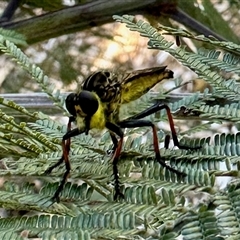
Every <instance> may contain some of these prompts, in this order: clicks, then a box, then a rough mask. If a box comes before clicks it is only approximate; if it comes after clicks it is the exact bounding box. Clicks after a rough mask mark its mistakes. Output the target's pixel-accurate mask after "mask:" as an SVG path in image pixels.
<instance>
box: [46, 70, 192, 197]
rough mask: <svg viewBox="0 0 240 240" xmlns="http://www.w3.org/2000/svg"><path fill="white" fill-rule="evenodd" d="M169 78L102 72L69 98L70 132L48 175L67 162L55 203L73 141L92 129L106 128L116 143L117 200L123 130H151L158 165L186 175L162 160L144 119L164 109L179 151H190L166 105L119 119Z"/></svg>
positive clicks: (160, 73)
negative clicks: (181, 142) (124, 110)
mask: <svg viewBox="0 0 240 240" xmlns="http://www.w3.org/2000/svg"><path fill="white" fill-rule="evenodd" d="M169 78H173V72H172V71H171V70H169V69H166V66H163V67H156V68H150V69H144V70H137V71H133V72H129V73H125V74H123V75H122V76H121V77H120V76H119V75H118V74H112V73H110V72H108V71H99V72H96V73H93V74H92V75H90V76H89V77H88V78H87V79H86V80H85V81H84V82H83V84H82V88H81V90H80V91H78V92H77V93H71V94H69V95H68V96H67V98H66V101H65V103H66V108H67V110H68V112H69V113H70V114H71V117H69V122H68V131H67V133H66V134H65V135H64V136H63V138H62V150H63V155H62V157H61V158H60V159H59V161H58V162H57V163H56V164H54V165H53V166H51V167H50V168H49V169H48V170H47V171H46V173H48V174H49V173H51V171H52V170H53V169H54V168H55V167H57V166H59V165H60V164H61V163H63V162H65V166H66V171H65V173H64V176H63V179H62V181H61V183H60V185H59V187H58V189H57V191H56V192H55V194H54V196H53V199H54V200H56V201H59V195H60V193H61V191H62V189H63V187H64V184H65V182H66V181H67V178H68V176H69V173H70V170H71V167H70V161H69V151H70V139H71V138H72V137H74V136H77V135H79V134H82V133H85V134H88V132H89V130H90V129H93V128H96V129H104V128H106V129H107V130H108V132H109V134H110V136H111V139H112V142H113V156H112V166H113V177H114V190H115V194H114V200H116V199H118V198H119V197H120V198H121V197H123V194H122V193H121V191H120V181H119V174H118V166H117V165H118V160H119V157H120V153H121V149H122V145H123V137H124V134H123V130H122V129H124V128H135V127H146V126H148V127H151V128H152V132H153V146H154V151H155V158H156V161H158V162H159V163H160V164H161V165H162V166H163V167H165V168H167V169H168V170H170V171H172V172H174V173H176V174H178V175H181V176H185V175H186V174H185V173H183V172H180V171H179V170H176V169H174V168H172V167H170V166H169V165H167V164H166V163H165V162H164V161H163V160H162V159H161V157H160V152H159V144H158V137H157V129H156V127H155V125H154V124H153V123H152V122H151V121H149V120H143V119H142V118H144V117H146V116H148V115H150V114H152V113H155V112H156V111H159V110H161V109H165V110H166V111H167V115H168V119H169V124H170V128H171V132H172V137H173V142H174V144H175V145H176V146H178V147H179V148H183V149H188V147H184V146H180V145H179V142H178V139H177V135H176V131H175V129H174V123H173V119H172V115H171V112H170V109H169V107H168V106H167V105H160V104H155V105H153V106H152V107H149V108H148V109H146V110H144V111H143V112H141V113H139V114H136V115H134V116H132V117H130V118H127V119H125V120H123V121H121V120H120V119H119V109H120V106H121V105H122V104H125V103H129V102H131V101H133V100H136V99H138V98H139V97H140V96H142V95H143V94H145V93H147V92H148V91H149V89H151V88H152V87H153V86H155V85H156V84H157V83H159V82H161V81H162V80H164V79H169ZM73 121H76V123H77V128H75V129H71V123H72V122H73Z"/></svg>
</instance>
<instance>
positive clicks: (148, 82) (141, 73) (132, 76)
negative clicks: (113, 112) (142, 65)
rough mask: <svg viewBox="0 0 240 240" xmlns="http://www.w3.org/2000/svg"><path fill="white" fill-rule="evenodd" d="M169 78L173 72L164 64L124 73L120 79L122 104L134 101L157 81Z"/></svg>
mask: <svg viewBox="0 0 240 240" xmlns="http://www.w3.org/2000/svg"><path fill="white" fill-rule="evenodd" d="M169 78H173V72H172V71H171V70H169V69H166V66H162V67H155V68H147V69H143V70H137V71H132V72H129V73H126V74H125V76H124V77H123V79H122V80H121V100H122V101H121V102H122V103H123V104H124V103H129V102H131V101H134V100H136V99H138V98H139V97H141V96H142V95H144V94H145V93H147V92H148V91H149V90H150V89H151V88H152V87H154V86H155V85H156V84H157V83H159V82H161V81H162V80H164V79H169Z"/></svg>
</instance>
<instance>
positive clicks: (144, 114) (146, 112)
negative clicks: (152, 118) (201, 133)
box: [124, 103, 201, 150]
mask: <svg viewBox="0 0 240 240" xmlns="http://www.w3.org/2000/svg"><path fill="white" fill-rule="evenodd" d="M163 109H165V110H166V112H167V116H168V121H169V126H170V129H171V133H172V138H173V143H174V145H175V146H176V147H178V148H179V149H186V150H197V149H200V148H201V146H198V147H190V146H183V145H180V143H179V141H178V138H177V133H176V130H175V127H174V122H173V117H172V113H171V110H170V108H169V106H168V105H166V104H159V103H156V104H154V105H153V106H151V107H149V108H147V109H146V110H144V111H142V112H140V113H138V114H136V115H134V116H132V117H129V118H127V119H126V120H124V121H127V120H134V119H141V118H144V117H147V116H149V115H151V114H153V113H156V112H158V111H161V110H163ZM168 144H169V136H168V137H167V139H165V144H164V145H165V147H166V148H168Z"/></svg>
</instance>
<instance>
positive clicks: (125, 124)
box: [118, 119, 186, 176]
mask: <svg viewBox="0 0 240 240" xmlns="http://www.w3.org/2000/svg"><path fill="white" fill-rule="evenodd" d="M118 125H119V126H120V127H121V128H135V127H151V128H152V131H153V147H154V151H155V156H156V160H157V162H158V163H160V164H161V165H162V166H163V167H165V168H166V169H168V170H169V171H171V172H174V173H176V174H177V175H179V176H186V174H185V173H183V172H181V171H179V170H176V169H174V168H172V167H170V166H169V165H167V164H166V163H165V162H164V161H163V160H162V159H161V156H160V151H159V144H158V137H157V129H156V126H155V125H154V124H153V123H152V122H151V121H148V120H139V119H132V120H124V121H122V122H119V123H118Z"/></svg>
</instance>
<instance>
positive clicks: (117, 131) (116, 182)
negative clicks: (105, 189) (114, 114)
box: [106, 122, 124, 200]
mask: <svg viewBox="0 0 240 240" xmlns="http://www.w3.org/2000/svg"><path fill="white" fill-rule="evenodd" d="M106 128H108V129H109V130H110V131H111V132H112V133H115V134H116V135H118V136H119V137H120V140H119V141H118V142H116V141H117V138H116V136H115V135H114V137H112V136H113V135H112V134H111V132H110V134H111V137H112V141H113V144H114V155H113V162H112V165H113V177H114V188H115V194H114V197H113V199H114V200H117V199H118V198H124V195H123V194H122V193H121V190H120V181H119V173H118V167H117V164H118V159H119V157H120V153H121V150H122V144H123V131H122V129H121V128H120V127H119V126H118V125H116V124H114V123H111V122H107V123H106Z"/></svg>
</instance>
